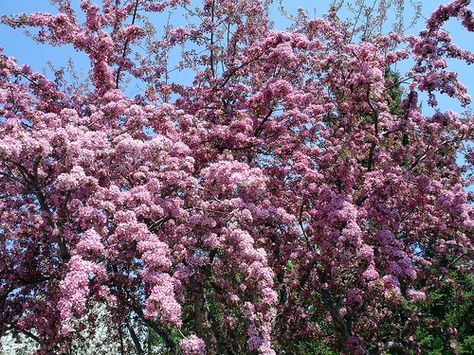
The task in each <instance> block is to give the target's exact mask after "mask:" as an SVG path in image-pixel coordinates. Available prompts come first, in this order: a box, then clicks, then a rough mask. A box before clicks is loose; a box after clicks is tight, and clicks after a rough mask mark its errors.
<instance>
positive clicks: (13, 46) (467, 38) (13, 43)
mask: <svg viewBox="0 0 474 355" xmlns="http://www.w3.org/2000/svg"><path fill="white" fill-rule="evenodd" d="M275 2H276V3H278V1H275ZM330 2H331V1H330V0H319V1H315V0H301V1H295V0H284V1H283V3H284V5H285V8H286V10H287V12H288V13H290V14H295V13H296V12H297V10H298V8H304V9H306V10H307V11H308V13H309V14H310V15H313V14H316V16H320V15H321V14H323V13H324V12H326V11H327V9H328V7H329V4H330ZM407 2H408V1H407ZM421 2H422V4H423V12H422V14H423V16H424V17H425V18H427V17H428V16H429V15H430V14H431V13H432V12H433V10H434V9H436V7H438V6H439V5H440V4H442V3H446V0H444V1H443V0H421ZM72 3H73V5H75V6H78V4H79V0H72ZM0 4H1V6H0V14H1V15H9V14H18V13H21V12H26V13H29V12H35V11H40V12H43V11H46V12H53V13H55V12H56V9H55V7H54V6H52V5H50V3H49V1H48V0H34V1H32V0H14V1H11V0H0ZM276 8H277V6H276V5H275V6H274V7H273V10H272V19H273V20H274V22H275V26H276V27H277V28H278V29H284V28H285V27H286V26H288V24H289V22H288V20H286V19H285V18H283V17H282V16H281V15H280V14H279V12H278V11H277V9H276ZM406 12H407V13H406V16H407V17H410V15H411V13H410V9H409V6H407V11H406ZM164 16H167V15H164ZM157 21H163V20H161V19H158V18H157ZM171 21H173V23H176V22H178V21H179V22H182V21H183V20H182V18H180V16H179V15H176V14H175V15H174V16H173V17H172V18H171ZM181 24H182V23H181ZM423 27H424V20H423V19H421V20H420V21H419V23H418V24H417V26H416V27H415V28H413V29H411V30H410V31H409V32H410V33H417V32H418V31H419V30H420V29H421V28H423ZM446 29H447V30H449V31H450V32H451V34H452V36H453V38H454V42H455V43H456V44H458V45H460V46H461V47H463V48H466V49H470V50H472V51H474V33H469V32H467V31H466V30H464V29H462V27H461V26H460V24H458V23H457V22H456V21H454V20H452V21H450V22H448V24H447V26H446ZM0 46H1V47H3V48H4V53H5V54H6V55H9V56H14V57H15V58H16V59H17V60H18V62H19V63H22V64H28V65H30V66H31V67H32V68H33V70H35V71H40V72H44V70H45V68H47V67H48V62H51V63H52V64H53V65H55V66H57V67H60V66H65V65H66V64H67V62H68V59H69V58H72V59H73V61H74V63H75V66H76V68H78V69H84V70H87V69H88V67H89V64H88V58H87V56H86V55H85V54H84V53H78V52H76V51H75V50H74V49H73V48H72V46H66V47H64V46H62V47H51V46H48V45H41V44H37V43H35V42H34V41H33V40H32V39H31V38H29V37H28V36H27V35H26V34H25V31H24V30H21V29H16V30H15V29H11V28H9V27H8V26H5V25H3V24H0ZM449 65H450V67H449V68H450V69H451V70H453V71H456V72H458V73H459V75H460V78H461V80H462V81H463V83H464V84H465V85H466V86H467V87H468V88H472V90H471V92H470V94H471V96H473V97H474V92H472V91H474V75H473V74H474V71H473V68H474V66H467V65H466V64H464V63H461V62H459V61H457V60H451V61H450V63H449ZM408 66H409V63H405V64H403V63H402V64H401V65H399V68H398V69H399V70H400V71H402V72H403V71H404V70H406V69H408ZM174 75H176V76H184V75H186V74H185V73H177V72H174ZM139 91H140V88H139V87H135V88H134V89H133V90H132V91H131V93H138V92H139ZM439 102H440V105H441V108H442V109H448V108H449V109H452V110H455V111H460V110H461V107H460V106H459V105H458V104H457V103H456V102H455V101H453V100H451V99H449V98H447V97H440V98H439ZM472 107H474V106H473V105H472V104H471V108H472Z"/></svg>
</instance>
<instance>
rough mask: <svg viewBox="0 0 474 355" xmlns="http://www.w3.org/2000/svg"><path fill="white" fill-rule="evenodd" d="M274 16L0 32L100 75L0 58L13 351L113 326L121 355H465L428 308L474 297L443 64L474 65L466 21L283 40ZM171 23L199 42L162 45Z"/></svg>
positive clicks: (150, 12) (463, 96)
mask: <svg viewBox="0 0 474 355" xmlns="http://www.w3.org/2000/svg"><path fill="white" fill-rule="evenodd" d="M269 2H270V1H263V0H205V1H202V2H200V4H199V6H198V7H196V8H194V7H192V6H191V5H190V1H187V0H167V1H153V0H133V1H122V0H113V1H112V0H102V1H101V4H100V5H98V4H97V2H92V1H88V0H82V1H81V2H80V8H81V10H82V12H83V13H79V12H78V11H76V10H75V9H73V7H72V5H71V4H70V1H68V0H56V1H55V3H56V4H57V6H58V8H59V12H58V13H57V14H49V13H32V14H20V15H17V16H12V17H4V18H3V21H4V22H5V23H7V24H9V25H11V26H13V27H19V28H23V27H28V28H37V29H38V31H37V32H36V34H35V38H36V39H37V40H38V41H39V42H44V43H49V44H51V45H54V46H59V45H72V46H74V48H75V49H76V50H77V51H81V52H84V53H86V54H87V56H88V57H89V59H90V63H91V68H92V69H91V73H90V78H91V85H89V86H88V85H86V86H75V85H73V84H72V83H69V82H68V81H67V77H65V78H62V80H59V79H58V80H56V81H54V80H50V79H48V78H47V77H45V76H44V75H41V74H39V73H35V72H33V71H32V70H31V69H30V67H29V66H27V65H20V64H18V63H17V62H16V61H15V60H14V58H13V57H9V56H7V55H6V54H5V53H0V197H1V198H0V258H1V260H2V262H1V263H0V335H1V334H4V333H6V332H13V333H15V334H23V336H27V337H29V338H31V339H32V340H34V341H35V343H36V344H37V346H38V348H37V352H38V353H39V354H46V353H71V351H72V350H71V349H72V344H73V343H74V341H77V337H78V334H81V331H83V330H84V329H88V330H89V331H90V332H91V333H90V334H91V335H90V336H93V332H94V329H98V328H100V327H103V325H98V324H97V322H96V319H95V317H94V312H93V310H94V309H96V308H97V307H98V305H99V306H100V307H101V309H102V310H104V309H106V310H107V312H108V314H109V318H108V321H107V322H108V326H109V329H110V336H111V337H116V339H117V341H118V342H121V351H122V352H124V351H126V350H124V347H127V346H132V347H133V349H134V350H131V352H136V353H139V354H144V353H147V352H150V350H149V349H151V346H152V345H153V346H155V351H156V352H158V353H167V352H168V353H184V354H205V353H209V354H217V353H222V354H224V353H226V354H242V353H260V354H275V353H282V354H287V353H288V354H289V353H324V352H325V351H326V352H329V351H335V352H343V353H355V354H364V353H366V352H373V353H381V352H383V351H393V352H394V353H396V351H406V352H409V351H414V352H421V351H423V349H424V348H423V346H424V345H423V343H422V342H420V341H418V340H417V333H416V332H417V329H418V328H417V327H419V326H420V325H422V327H425V328H426V329H434V328H436V329H438V330H439V331H440V332H444V333H446V332H447V333H449V334H450V335H449V337H448V338H449V339H452V344H451V349H454V350H453V351H455V346H456V341H457V339H458V338H457V337H458V335H457V334H460V332H459V329H457V328H458V327H459V326H458V325H456V324H453V323H452V322H451V323H449V322H448V323H449V324H448V323H446V324H445V323H442V324H441V323H439V324H434V323H436V322H435V321H434V320H433V319H434V318H433V317H431V316H430V313H429V312H428V308H427V305H428V304H430V302H431V301H432V300H433V299H434V296H435V295H436V294H437V292H440V290H447V287H451V289H452V290H455V291H452V292H458V293H459V292H460V293H462V292H464V291H466V290H465V288H467V287H468V286H469V283H470V282H472V278H471V277H470V275H471V273H472V264H471V262H472V236H473V231H474V207H473V205H472V195H469V193H468V192H466V186H468V185H469V184H470V181H471V180H470V174H471V173H472V166H473V164H474V149H473V146H472V140H473V135H474V116H473V115H472V114H469V113H464V114H460V113H456V112H453V111H442V110H441V109H439V108H438V106H437V96H438V95H448V96H449V97H451V98H453V99H454V100H459V101H460V102H461V104H463V105H466V104H468V103H469V96H468V93H467V89H466V88H465V87H464V86H463V84H462V83H461V82H460V81H459V80H458V77H457V75H456V73H454V72H451V71H449V70H448V68H447V60H448V59H450V58H455V59H459V60H462V61H465V62H467V63H469V64H472V63H474V54H473V53H471V52H469V51H466V50H464V49H462V48H459V47H458V46H457V45H456V44H454V43H453V42H452V39H451V37H450V34H449V33H448V32H447V31H445V30H444V29H443V24H444V23H445V22H446V21H448V20H449V19H451V18H457V19H458V20H459V25H460V26H463V27H464V28H465V30H466V32H467V35H470V36H472V32H473V31H474V18H473V12H472V10H471V9H470V8H469V7H468V6H469V3H470V1H469V0H455V1H452V2H451V3H449V4H446V5H442V6H440V7H439V8H438V9H437V10H436V11H435V12H434V13H433V14H432V15H431V17H430V18H429V19H428V20H427V22H426V29H424V30H423V31H421V33H420V34H419V35H418V36H414V35H400V34H396V33H390V34H387V35H382V34H376V35H373V36H371V37H370V39H364V38H363V39H362V40H357V35H354V32H353V31H352V30H351V27H350V26H349V25H348V24H347V23H346V22H344V21H342V20H340V19H339V18H338V16H337V13H336V12H334V11H331V12H329V14H328V15H325V16H324V17H323V18H314V19H313V18H310V17H308V16H307V15H306V14H305V13H303V12H301V13H300V14H299V16H298V17H296V18H295V19H294V23H293V25H292V27H291V30H288V31H276V30H274V29H273V28H272V23H271V21H270V20H269V10H268V9H269ZM170 9H181V10H184V11H185V12H186V13H187V14H188V16H190V17H191V18H192V19H193V20H192V21H190V23H189V24H188V25H186V26H185V27H174V26H172V24H168V25H167V26H166V27H165V31H164V33H163V34H158V32H157V31H155V30H154V29H153V27H152V26H151V22H152V21H149V20H147V17H146V16H153V17H156V16H158V17H159V16H163V18H166V11H168V10H170ZM149 18H151V17H149ZM468 32H471V33H468ZM176 48H182V54H181V60H180V61H179V63H178V65H177V66H176V67H174V68H170V65H169V61H170V60H171V58H170V55H171V52H172V51H176ZM406 59H410V60H411V61H412V62H413V66H412V69H410V70H409V71H408V72H407V73H403V74H398V73H396V72H395V71H394V70H393V69H392V68H393V66H394V65H395V64H396V63H398V62H400V61H402V60H406ZM175 69H177V70H186V72H187V73H192V74H190V80H189V83H182V82H179V81H178V80H173V73H175V72H176V71H175ZM130 82H140V83H142V84H144V85H145V86H146V90H144V91H143V92H142V93H141V94H140V95H137V96H135V97H131V95H128V94H127V90H126V86H127V83H130ZM421 95H427V96H426V97H427V98H428V103H429V105H431V106H432V107H434V112H435V113H434V114H432V115H427V114H424V113H423V112H422V110H421V106H420V97H421ZM423 97H424V96H423ZM460 155H462V156H463V158H462V159H458V162H457V158H458V157H459V156H460ZM459 160H461V163H459ZM460 275H463V277H464V278H460ZM463 280H464V281H463ZM466 280H467V281H466ZM471 285H472V284H471ZM446 292H447V291H446ZM452 292H451V291H449V292H448V294H452ZM466 292H467V291H466ZM459 297H461V296H459ZM459 297H458V298H457V299H460V298H459ZM427 314H428V315H427ZM471 316H472V314H471ZM469 321H470V320H468V319H466V322H468V323H469ZM471 325H472V324H471ZM443 327H445V328H443ZM448 328H449V331H448ZM466 329H469V325H468V326H467V327H466ZM444 333H443V334H444ZM447 333H446V334H447ZM465 335H466V334H465ZM471 335H472V330H471ZM466 336H467V335H466ZM124 339H125V340H124ZM151 343H153V344H152V345H150V344H151ZM447 346H448V347H449V346H450V344H449V343H448V344H447ZM156 349H158V350H156ZM397 349H398V350H397Z"/></svg>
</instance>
